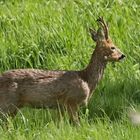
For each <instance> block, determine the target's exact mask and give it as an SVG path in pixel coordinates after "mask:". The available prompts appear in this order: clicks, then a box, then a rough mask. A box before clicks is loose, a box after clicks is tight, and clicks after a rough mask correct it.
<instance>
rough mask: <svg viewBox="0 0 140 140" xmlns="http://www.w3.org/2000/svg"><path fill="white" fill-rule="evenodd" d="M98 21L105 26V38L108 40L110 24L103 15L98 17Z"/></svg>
mask: <svg viewBox="0 0 140 140" xmlns="http://www.w3.org/2000/svg"><path fill="white" fill-rule="evenodd" d="M97 21H98V22H99V23H100V24H101V26H102V27H103V30H104V33H105V38H106V40H107V39H108V26H107V24H106V23H105V21H104V19H103V17H99V18H98V19H97Z"/></svg>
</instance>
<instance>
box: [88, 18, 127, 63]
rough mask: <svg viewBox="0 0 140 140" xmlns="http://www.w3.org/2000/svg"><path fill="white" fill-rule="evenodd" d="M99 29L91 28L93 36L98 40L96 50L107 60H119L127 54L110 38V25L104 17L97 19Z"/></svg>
mask: <svg viewBox="0 0 140 140" xmlns="http://www.w3.org/2000/svg"><path fill="white" fill-rule="evenodd" d="M97 22H98V25H99V28H98V30H97V31H96V30H94V29H90V33H91V37H92V39H93V40H94V41H95V42H96V48H95V49H96V50H98V51H99V53H100V56H101V57H102V58H103V59H104V60H105V61H119V60H121V59H123V58H124V57H125V55H124V54H123V53H122V52H121V51H120V50H119V49H118V48H117V47H116V46H115V45H114V44H113V42H112V41H111V39H110V38H109V32H108V26H107V24H106V23H105V21H104V20H103V18H102V17H99V18H98V19H97Z"/></svg>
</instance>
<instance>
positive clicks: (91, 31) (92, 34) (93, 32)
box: [89, 28, 98, 41]
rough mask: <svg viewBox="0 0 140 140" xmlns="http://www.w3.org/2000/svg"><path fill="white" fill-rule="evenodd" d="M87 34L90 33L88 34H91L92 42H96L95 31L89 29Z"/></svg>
mask: <svg viewBox="0 0 140 140" xmlns="http://www.w3.org/2000/svg"><path fill="white" fill-rule="evenodd" d="M89 32H90V34H91V37H92V39H93V40H94V41H97V39H98V38H97V32H96V31H95V30H93V29H91V28H89Z"/></svg>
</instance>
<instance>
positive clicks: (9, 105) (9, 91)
mask: <svg viewBox="0 0 140 140" xmlns="http://www.w3.org/2000/svg"><path fill="white" fill-rule="evenodd" d="M16 88H17V86H16V84H15V83H12V84H11V85H8V88H1V89H0V117H1V118H6V117H7V116H11V117H14V116H15V115H16V113H17V110H18V108H17V107H18V104H19V103H18V101H19V97H18V96H17V93H16Z"/></svg>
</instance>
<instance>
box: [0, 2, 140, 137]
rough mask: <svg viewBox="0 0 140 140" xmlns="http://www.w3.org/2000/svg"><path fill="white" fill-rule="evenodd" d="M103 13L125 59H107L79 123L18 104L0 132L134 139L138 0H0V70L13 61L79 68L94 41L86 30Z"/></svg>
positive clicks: (139, 70)
mask: <svg viewBox="0 0 140 140" xmlns="http://www.w3.org/2000/svg"><path fill="white" fill-rule="evenodd" d="M98 16H103V17H104V18H105V19H106V20H107V21H108V23H109V27H110V36H111V38H112V40H113V42H114V43H115V44H116V45H117V46H118V47H119V48H120V49H121V50H122V51H123V52H124V53H125V54H126V56H127V58H126V59H125V61H123V62H120V63H115V64H114V63H113V64H112V63H110V64H108V66H107V68H106V70H105V74H104V77H103V79H102V81H101V82H100V83H99V85H98V87H97V89H96V91H95V93H94V95H93V97H92V99H91V101H90V102H89V105H88V107H87V108H81V111H80V116H81V117H80V122H81V126H80V127H75V126H73V125H71V124H70V123H69V122H68V119H67V115H66V117H65V118H64V119H63V120H61V121H58V114H57V113H56V112H55V111H53V110H47V109H46V110H43V109H40V110H35V109H29V108H24V109H22V110H20V111H19V113H18V115H17V116H16V118H14V119H11V118H8V127H9V129H8V130H7V129H3V127H2V126H0V140H138V139H139V138H140V126H138V125H134V124H132V123H131V121H130V119H129V117H128V116H129V115H128V114H129V111H130V110H134V111H135V110H139V109H140V1H139V0H0V72H3V71H6V70H9V69H17V68H39V69H50V70H51V69H53V70H54V69H57V70H58V69H60V70H78V69H83V68H84V67H85V66H86V65H87V64H88V62H89V59H90V57H91V54H92V52H93V50H94V47H95V43H94V42H93V41H92V39H91V38H90V35H89V33H88V28H89V27H95V28H97V24H96V19H97V18H98Z"/></svg>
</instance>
